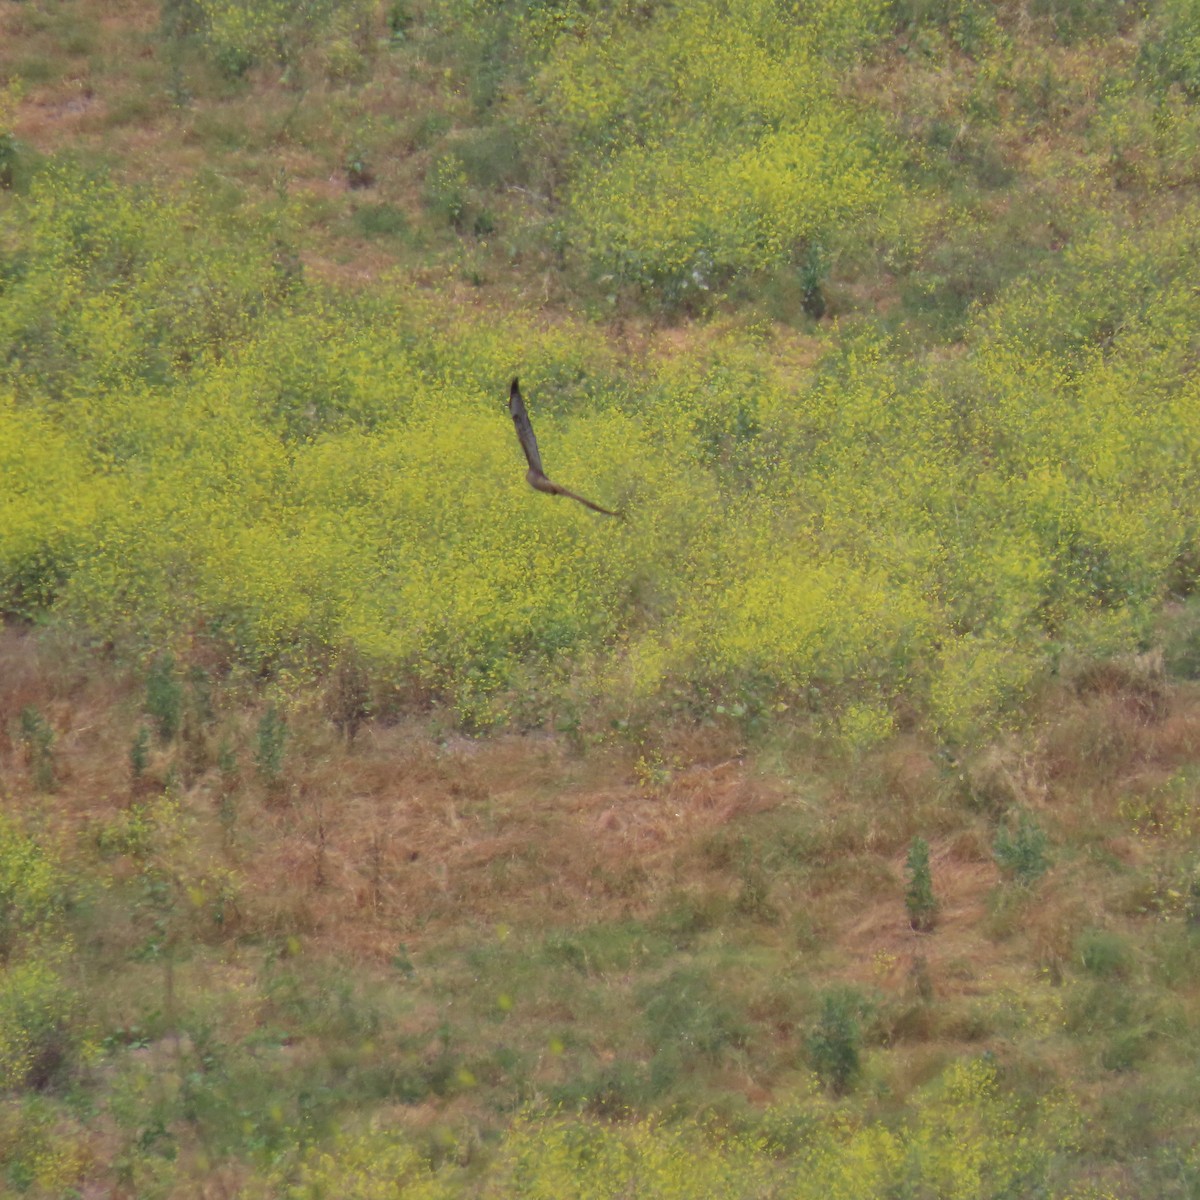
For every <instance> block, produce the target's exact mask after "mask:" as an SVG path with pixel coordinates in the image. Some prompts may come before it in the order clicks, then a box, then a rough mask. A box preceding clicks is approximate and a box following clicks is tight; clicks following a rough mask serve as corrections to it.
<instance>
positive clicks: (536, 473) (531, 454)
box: [508, 379, 624, 520]
mask: <svg viewBox="0 0 1200 1200" xmlns="http://www.w3.org/2000/svg"><path fill="white" fill-rule="evenodd" d="M508 411H509V414H510V415H511V416H512V419H513V424H514V425H515V426H516V427H517V440H518V441H519V442H520V443H521V449H522V450H524V451H525V458H526V460H527V461H528V463H529V470H528V471H526V472H525V482H526V483H528V484H529V486H530V487H531V488H535V489H536V490H537V491H539V492H546V493H547V494H549V495H551V496H566V497H567V498H568V499H569V500H578V501H579V503H580V504H583V505H585V506H586V507H588V508H590V509H591V510H592V511H593V512H598V513H603V514H604V515H605V516H606V517H616V518H617V519H618V520H624V514H623V513H619V512H613V511H612V510H611V509H608V508H601V507H600V505H598V504H593V503H592V502H591V501H590V500H585V499H584V498H583V497H582V496H580V495H577V494H576V493H575V492H569V491H568V490H567V489H566V488H565V487H560V486H559V485H558V484H557V483H554V482H553V481H552V480H550V479H547V478H546V472H545V471H544V470H543V469H542V456H541V455H540V454H539V453H538V444H537V438H535V437H534V436H533V426H532V425H531V424H530V423H529V414H528V413H527V412H526V411H525V401H524V400H522V399H521V388H520V386H519V385H518V383H517V381H516V380H515V379H514V380H513V381H512V387H511V388H509V390H508Z"/></svg>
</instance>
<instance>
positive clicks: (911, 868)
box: [904, 837, 939, 933]
mask: <svg viewBox="0 0 1200 1200" xmlns="http://www.w3.org/2000/svg"><path fill="white" fill-rule="evenodd" d="M907 866H908V887H907V889H906V890H905V893H904V906H905V908H907V909H908V920H909V924H910V925H911V926H912V927H913V929H915V930H917V931H918V932H920V933H928V932H929V931H930V930H931V929H933V926H934V924H935V922H936V921H937V913H938V907H939V906H938V902H937V897H936V896H935V895H934V894H933V878H932V876H931V875H930V873H929V843H928V842H927V841H925V839H924V838H922V837H915V838H913V840H912V842H911V844H910V845H909V848H908V863H907Z"/></svg>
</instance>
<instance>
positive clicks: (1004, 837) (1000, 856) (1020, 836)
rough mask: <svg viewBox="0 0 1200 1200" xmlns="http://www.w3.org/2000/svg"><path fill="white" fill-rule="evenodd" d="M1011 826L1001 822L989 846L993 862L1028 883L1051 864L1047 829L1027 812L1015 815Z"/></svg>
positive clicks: (1018, 879)
mask: <svg viewBox="0 0 1200 1200" xmlns="http://www.w3.org/2000/svg"><path fill="white" fill-rule="evenodd" d="M1015 826H1016V827H1015V828H1014V829H1012V830H1010V829H1009V828H1008V827H1007V826H1006V825H1001V826H1000V828H999V829H998V830H997V831H996V841H995V843H994V844H993V847H992V853H993V854H994V855H995V858H996V862H997V863H998V864H999V866H1000V868H1001V869H1002V870H1003V871H1005V872H1007V873H1008V874H1009V875H1010V876H1012V878H1013V879H1015V880H1016V881H1017V883H1020V884H1031V883H1033V882H1035V881H1036V880H1037V879H1040V878H1041V876H1042V875H1044V874H1045V873H1046V871H1047V870H1049V868H1050V857H1049V854H1048V852H1047V845H1048V842H1049V838H1047V836H1046V832H1045V830H1044V829H1042V828H1041V826H1040V825H1038V823H1037V822H1036V821H1035V820H1034V819H1033V817H1031V816H1030V815H1029V813H1027V812H1022V813H1020V814H1019V816H1018V817H1017V819H1016V822H1015Z"/></svg>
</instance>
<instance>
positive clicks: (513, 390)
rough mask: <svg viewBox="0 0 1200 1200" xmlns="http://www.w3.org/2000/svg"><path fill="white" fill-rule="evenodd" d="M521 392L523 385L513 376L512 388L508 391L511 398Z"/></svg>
mask: <svg viewBox="0 0 1200 1200" xmlns="http://www.w3.org/2000/svg"><path fill="white" fill-rule="evenodd" d="M520 390H521V385H520V384H519V383H518V382H517V377H516V376H515V375H514V376H513V381H512V386H511V387H510V388H509V389H508V394H509V395H510V396H515V395H516V394H517V393H518V392H519V391H520Z"/></svg>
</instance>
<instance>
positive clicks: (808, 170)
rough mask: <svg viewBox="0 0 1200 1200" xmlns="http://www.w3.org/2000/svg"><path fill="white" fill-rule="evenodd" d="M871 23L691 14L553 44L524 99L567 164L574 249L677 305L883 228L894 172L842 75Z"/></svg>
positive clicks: (770, 9)
mask: <svg viewBox="0 0 1200 1200" xmlns="http://www.w3.org/2000/svg"><path fill="white" fill-rule="evenodd" d="M882 13H883V6H882V5H877V4H865V5H849V4H845V3H838V2H833V0H830V2H828V3H822V4H815V5H804V6H803V7H801V6H798V5H797V6H787V5H780V4H777V3H774V0H754V2H753V3H747V4H739V5H735V6H728V5H724V4H719V3H716V2H714V0H689V3H686V4H679V5H670V6H666V7H662V8H659V9H657V10H655V11H654V13H653V14H652V15H650V16H646V14H645V13H643V12H641V11H640V10H638V9H637V8H636V7H633V8H626V7H623V6H618V8H617V9H616V10H615V11H614V12H612V13H609V14H595V15H592V16H591V17H590V18H585V17H581V18H580V20H579V22H577V23H572V25H571V26H570V27H569V29H568V30H567V31H566V32H563V31H562V30H561V28H560V29H559V31H558V36H553V35H551V37H550V39H549V40H550V47H549V59H548V61H547V64H546V66H545V68H544V69H543V71H542V73H541V75H540V76H539V78H538V80H537V81H536V88H537V91H538V94H539V96H540V98H541V101H542V105H543V109H544V112H545V114H546V117H547V119H548V120H549V121H550V123H551V124H552V125H554V126H556V127H561V128H562V129H563V130H564V131H565V133H566V135H567V137H568V139H569V144H570V145H571V147H572V154H571V165H570V183H569V212H568V216H567V230H568V234H569V237H570V239H571V241H572V243H573V244H574V245H576V246H577V247H578V248H580V249H582V250H583V252H584V253H585V255H586V256H587V257H588V258H589V259H590V260H591V262H592V264H593V267H594V269H595V271H596V272H597V273H599V274H608V275H610V276H613V277H615V278H616V279H617V280H618V281H619V282H623V283H634V284H638V285H641V286H642V287H645V288H653V289H655V291H656V293H657V294H658V295H659V296H660V298H661V299H663V300H666V301H667V302H668V303H678V302H681V301H684V300H687V299H688V298H689V297H700V296H702V295H703V294H704V293H705V292H708V291H710V290H711V289H713V288H716V287H719V286H720V285H721V284H723V283H724V281H725V280H727V279H728V278H729V277H730V276H731V275H733V274H735V273H737V272H745V271H755V270H759V269H761V268H764V267H771V266H778V265H784V264H789V263H795V262H799V261H800V259H801V257H802V256H803V255H804V253H805V250H806V247H807V246H808V244H809V243H812V242H819V241H823V240H829V239H835V240H836V238H837V237H838V236H839V233H840V232H841V231H843V230H845V229H847V228H850V227H853V226H854V224H855V223H856V222H859V221H861V220H862V219H863V218H864V217H867V216H869V215H870V214H873V213H877V212H878V211H880V210H881V209H882V208H883V207H884V205H885V203H886V202H887V201H888V200H889V199H890V198H894V197H895V196H896V194H897V192H898V190H899V189H900V188H901V184H900V182H899V178H898V176H897V174H896V171H895V166H894V162H893V154H892V152H891V151H890V150H889V148H888V145H887V138H886V136H885V134H884V132H883V129H882V127H881V126H880V125H878V124H877V123H876V124H873V123H872V119H871V117H870V116H869V115H868V114H867V112H866V111H865V110H856V109H854V108H852V107H851V106H849V105H848V104H847V102H846V98H845V96H844V95H842V96H839V92H838V77H839V76H838V72H839V69H840V68H841V67H842V66H843V65H844V63H845V62H846V61H849V60H852V59H853V57H854V56H855V55H856V54H857V53H858V52H859V50H860V48H861V47H862V46H864V45H866V44H868V43H869V42H870V41H871V40H872V39H873V38H874V37H875V36H876V35H877V32H878V30H879V29H880V28H881V17H882ZM581 28H582V30H583V35H582V36H580V30H581Z"/></svg>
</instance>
